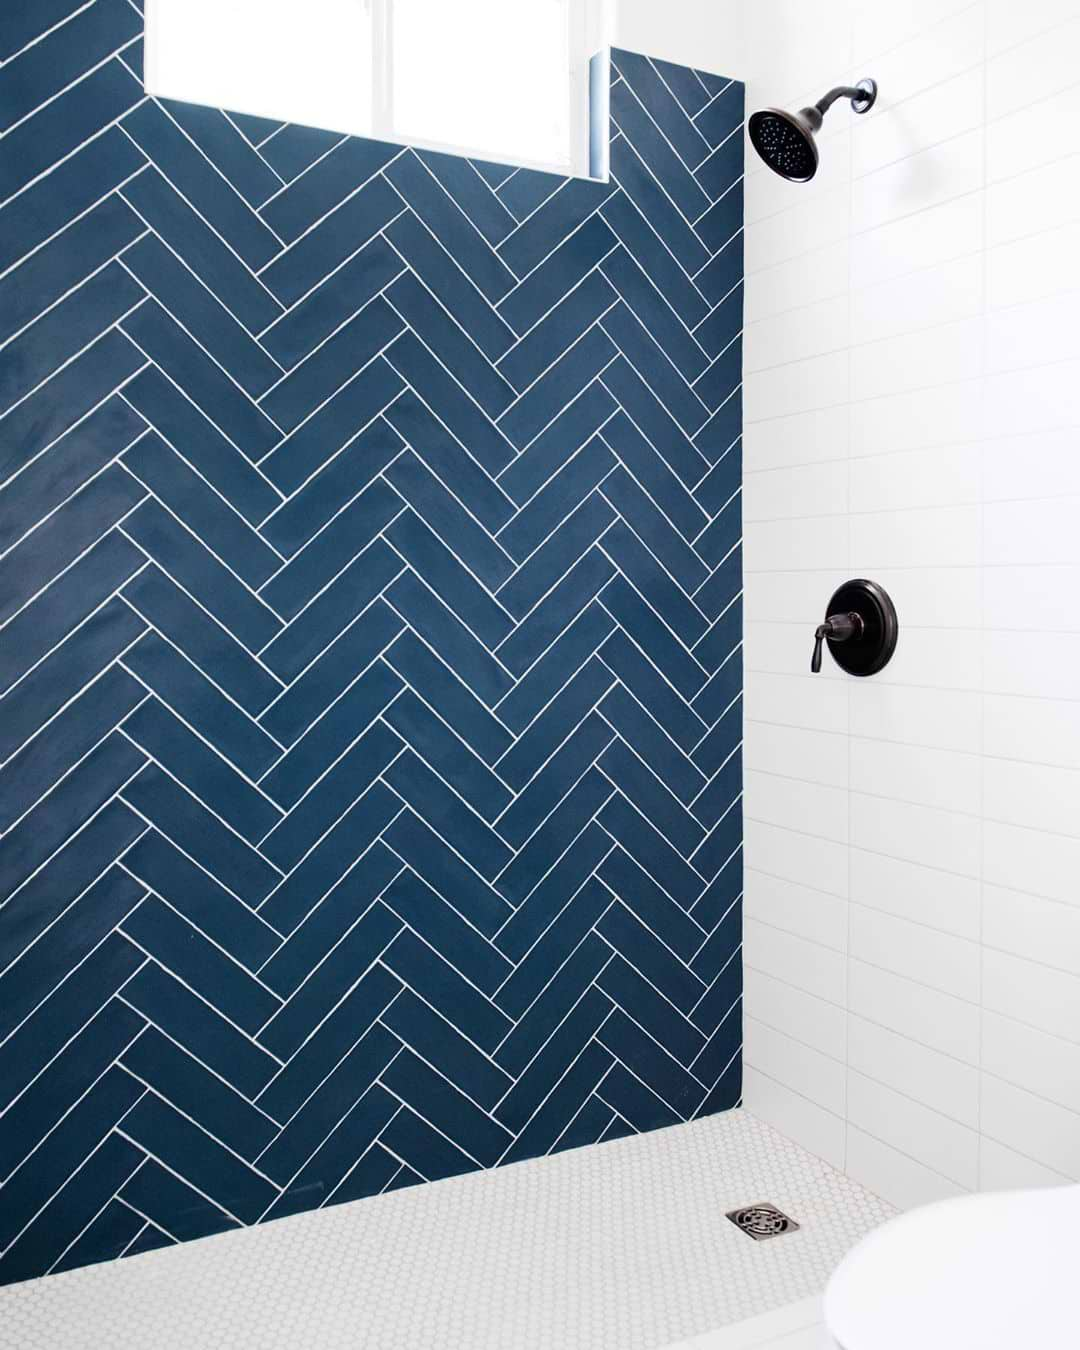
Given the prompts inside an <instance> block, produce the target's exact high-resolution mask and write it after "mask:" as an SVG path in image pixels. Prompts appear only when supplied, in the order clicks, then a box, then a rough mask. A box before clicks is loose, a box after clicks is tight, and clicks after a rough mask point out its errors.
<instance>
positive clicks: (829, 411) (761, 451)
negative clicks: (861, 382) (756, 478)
mask: <svg viewBox="0 0 1080 1350" xmlns="http://www.w3.org/2000/svg"><path fill="white" fill-rule="evenodd" d="M848 437H849V432H848V410H847V406H846V405H844V404H839V405H837V406H836V407H835V408H821V409H816V410H814V411H811V412H806V413H794V414H792V415H791V416H789V417H771V418H769V419H767V420H766V421H764V422H746V423H745V424H744V426H743V469H744V471H745V472H747V473H755V472H760V471H763V470H768V469H779V468H785V467H787V466H788V465H798V464H816V463H818V462H820V461H822V460H835V459H843V458H844V457H845V456H846V455H847V453H848Z"/></svg>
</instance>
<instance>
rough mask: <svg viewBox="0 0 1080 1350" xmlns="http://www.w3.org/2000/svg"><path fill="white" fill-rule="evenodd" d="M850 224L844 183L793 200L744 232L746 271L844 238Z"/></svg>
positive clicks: (849, 199) (753, 270)
mask: <svg viewBox="0 0 1080 1350" xmlns="http://www.w3.org/2000/svg"><path fill="white" fill-rule="evenodd" d="M748 106H752V105H749V104H748ZM752 153H753V151H748V154H752ZM850 225H851V190H850V187H849V186H848V184H847V183H843V184H842V185H841V186H839V187H834V188H831V189H830V190H829V191H828V192H826V193H823V194H822V195H821V196H819V197H815V198H814V199H813V200H812V201H809V202H802V201H800V200H798V199H796V200H795V202H794V204H793V205H792V206H790V207H789V208H788V209H787V210H785V211H780V212H778V213H777V214H776V215H774V216H766V217H765V218H764V219H762V220H757V221H755V222H754V227H753V229H751V230H748V231H747V232H746V251H745V266H746V271H747V273H748V274H749V273H751V272H760V271H761V270H762V269H763V268H766V267H775V266H776V264H777V263H782V262H786V261H787V260H788V259H789V258H800V257H802V256H803V255H804V254H812V253H814V252H815V251H816V250H818V249H820V248H823V247H825V246H826V245H828V244H835V243H838V242H839V241H841V240H844V239H847V237H848V235H849V232H850Z"/></svg>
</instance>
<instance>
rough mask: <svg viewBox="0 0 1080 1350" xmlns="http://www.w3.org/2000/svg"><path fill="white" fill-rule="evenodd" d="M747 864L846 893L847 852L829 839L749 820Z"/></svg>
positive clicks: (837, 893)
mask: <svg viewBox="0 0 1080 1350" xmlns="http://www.w3.org/2000/svg"><path fill="white" fill-rule="evenodd" d="M745 841H746V865H747V867H756V868H757V869H758V870H760V871H762V872H768V873H769V874H770V875H771V876H776V877H783V878H786V879H787V880H788V881H796V882H798V883H799V884H800V885H801V884H802V883H804V882H805V881H806V879H807V877H813V879H814V888H815V890H821V891H825V892H826V894H828V895H835V896H839V897H840V898H841V899H843V898H844V897H846V896H847V889H848V877H847V851H846V849H844V847H843V846H842V845H840V844H836V843H833V842H832V841H831V840H828V839H816V838H814V836H812V835H809V834H801V833H798V832H796V831H793V830H785V829H782V828H781V827H779V826H776V825H768V824H765V823H763V822H761V821H756V820H748V821H747V822H746V826H745Z"/></svg>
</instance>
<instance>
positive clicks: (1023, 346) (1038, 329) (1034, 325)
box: [986, 290, 1080, 377]
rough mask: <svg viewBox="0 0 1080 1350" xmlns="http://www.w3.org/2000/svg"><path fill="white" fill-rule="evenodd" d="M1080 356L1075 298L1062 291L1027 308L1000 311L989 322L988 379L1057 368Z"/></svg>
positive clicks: (1014, 306)
mask: <svg viewBox="0 0 1080 1350" xmlns="http://www.w3.org/2000/svg"><path fill="white" fill-rule="evenodd" d="M1078 356H1080V336H1078V334H1077V324H1076V296H1075V294H1074V293H1073V292H1072V291H1069V290H1062V292H1061V293H1059V294H1055V295H1047V296H1043V297H1042V298H1041V299H1038V300H1031V301H1028V302H1027V303H1025V304H1020V305H1011V306H1010V307H1009V308H1008V309H997V310H994V311H993V313H991V314H989V315H988V316H987V319H986V370H987V374H988V375H989V376H991V377H992V376H995V375H997V374H998V373H1000V372H1002V371H1008V370H1022V369H1025V368H1027V367H1031V366H1050V365H1056V364H1057V363H1058V362H1060V361H1065V360H1070V359H1071V360H1075V359H1076V358H1077V357H1078Z"/></svg>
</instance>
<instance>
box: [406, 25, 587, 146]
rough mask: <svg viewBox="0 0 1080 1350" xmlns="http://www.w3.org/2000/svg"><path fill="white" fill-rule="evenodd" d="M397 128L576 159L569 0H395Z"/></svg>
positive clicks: (412, 135) (419, 136)
mask: <svg viewBox="0 0 1080 1350" xmlns="http://www.w3.org/2000/svg"><path fill="white" fill-rule="evenodd" d="M392 14H393V59H392V79H391V99H392V108H393V123H394V129H395V135H396V138H397V139H399V140H404V141H417V140H421V141H438V142H441V143H444V144H450V145H458V146H470V147H472V148H474V149H475V150H476V151H478V152H481V153H484V154H487V155H490V156H491V157H493V158H496V159H513V160H515V161H518V160H520V161H523V162H525V161H532V162H534V163H542V164H562V165H568V164H569V162H570V56H569V50H568V30H567V0H449V2H448V3H437V4H432V3H431V0H394V4H393V5H392Z"/></svg>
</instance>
